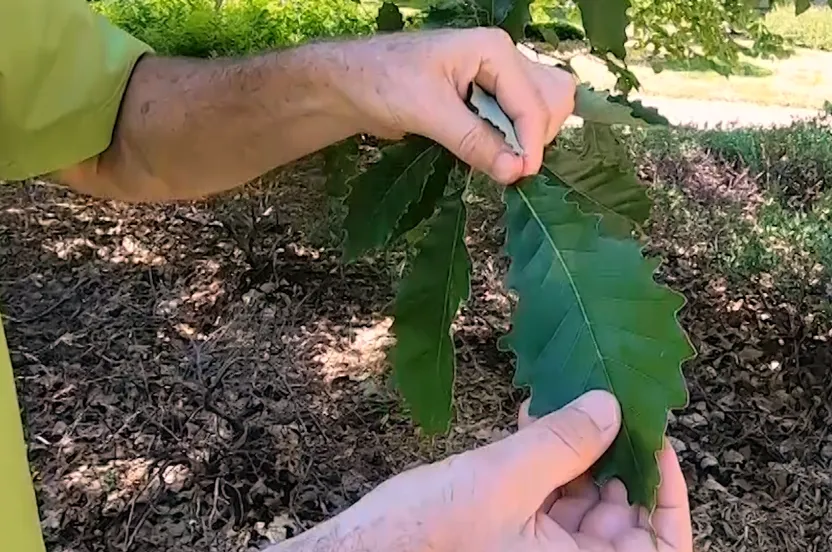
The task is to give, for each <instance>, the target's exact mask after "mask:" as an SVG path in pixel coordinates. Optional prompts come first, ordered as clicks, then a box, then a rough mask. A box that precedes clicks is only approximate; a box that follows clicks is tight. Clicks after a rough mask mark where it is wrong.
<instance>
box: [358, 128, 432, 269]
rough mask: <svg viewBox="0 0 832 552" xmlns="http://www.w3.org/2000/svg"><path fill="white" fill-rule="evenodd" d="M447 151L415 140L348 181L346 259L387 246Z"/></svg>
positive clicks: (391, 150) (388, 151)
mask: <svg viewBox="0 0 832 552" xmlns="http://www.w3.org/2000/svg"><path fill="white" fill-rule="evenodd" d="M443 151H444V149H443V148H442V147H441V146H439V145H438V144H436V143H435V142H432V141H430V140H428V139H426V138H422V137H418V136H412V137H408V138H407V139H405V140H404V141H402V142H398V143H396V144H394V145H392V146H389V147H387V148H384V149H383V150H382V156H381V159H380V160H379V161H378V162H377V163H375V164H374V165H372V166H371V167H370V168H369V169H367V170H366V171H365V172H363V173H361V174H360V175H358V176H356V177H355V178H352V179H351V180H349V182H348V185H349V186H350V188H351V191H350V194H349V196H348V197H347V199H346V205H347V216H346V218H345V220H344V228H345V230H346V239H345V241H344V256H345V257H346V258H347V259H355V258H356V257H358V256H360V255H362V254H364V253H366V252H368V251H370V250H372V249H375V248H378V247H381V246H383V245H385V244H386V243H387V242H388V240H389V239H390V236H391V235H392V234H393V232H394V230H395V229H396V227H397V226H398V224H399V220H400V219H401V218H402V216H404V214H405V213H406V212H407V210H408V208H409V207H410V205H411V204H412V203H414V202H416V201H418V200H419V198H421V197H422V191H423V190H424V188H425V185H426V183H427V181H428V179H429V178H430V176H431V175H432V174H433V172H434V170H435V163H436V161H437V159H439V157H440V156H441V155H442V153H443Z"/></svg>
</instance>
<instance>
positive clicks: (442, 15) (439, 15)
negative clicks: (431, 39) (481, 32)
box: [421, 0, 482, 29]
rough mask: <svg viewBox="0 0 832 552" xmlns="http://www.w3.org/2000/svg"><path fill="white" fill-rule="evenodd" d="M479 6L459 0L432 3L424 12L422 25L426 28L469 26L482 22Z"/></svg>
mask: <svg viewBox="0 0 832 552" xmlns="http://www.w3.org/2000/svg"><path fill="white" fill-rule="evenodd" d="M479 11H480V10H479V9H478V6H471V5H469V4H467V3H465V2H460V1H458V0H449V1H445V2H441V3H438V4H437V3H432V4H431V5H430V7H429V8H427V11H426V12H425V14H424V18H423V19H422V24H421V26H422V27H423V28H425V29H441V28H446V27H455V28H467V27H476V26H479V25H480V24H481V21H480V15H482V14H481V13H479Z"/></svg>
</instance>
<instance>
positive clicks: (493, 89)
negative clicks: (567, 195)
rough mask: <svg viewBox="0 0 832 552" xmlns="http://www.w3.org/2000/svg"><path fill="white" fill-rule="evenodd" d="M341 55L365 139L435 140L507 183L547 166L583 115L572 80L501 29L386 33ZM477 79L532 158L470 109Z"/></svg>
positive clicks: (343, 81)
mask: <svg viewBox="0 0 832 552" xmlns="http://www.w3.org/2000/svg"><path fill="white" fill-rule="evenodd" d="M340 58H341V59H342V60H343V61H342V63H343V64H344V66H345V67H346V74H344V75H342V77H341V78H338V79H337V86H338V87H339V88H340V89H341V90H342V91H343V92H344V93H345V95H346V97H347V99H348V104H349V105H350V109H351V110H352V111H354V113H355V116H356V117H357V119H358V120H359V121H360V123H361V126H362V127H363V129H364V132H367V133H370V134H373V135H376V136H381V137H384V138H391V139H395V138H400V137H401V136H402V135H404V134H406V133H412V134H419V135H422V136H426V137H428V138H431V139H433V140H435V141H437V142H439V143H440V144H442V145H443V146H445V147H446V148H448V149H449V150H450V151H451V152H453V153H454V154H455V155H456V156H457V157H459V158H460V159H462V160H463V161H465V162H466V163H468V164H470V165H471V166H473V167H474V168H476V169H478V170H480V171H482V172H485V173H486V174H488V175H490V176H491V177H492V178H493V179H494V180H497V181H498V182H501V183H504V184H510V183H512V182H515V181H516V180H518V179H519V178H521V177H523V176H527V175H531V174H534V173H536V172H537V171H538V170H539V169H540V165H541V163H542V158H543V148H544V146H546V145H547V144H549V143H550V142H551V141H552V140H553V139H554V138H555V136H556V135H557V133H558V131H559V130H560V128H561V126H562V125H563V123H564V122H565V121H566V119H567V118H568V117H569V115H570V114H571V113H572V110H573V109H574V101H575V99H574V97H575V81H574V78H573V77H572V75H570V74H569V73H568V72H566V71H564V70H562V69H558V68H555V67H551V66H545V65H543V64H540V63H537V62H534V61H532V60H530V59H528V58H527V57H526V56H524V55H523V54H522V53H521V52H520V51H519V50H518V49H517V47H515V45H514V44H513V43H512V41H511V38H510V37H509V36H508V34H506V33H505V32H504V31H502V30H500V29H496V28H476V29H464V30H441V31H430V32H418V33H415V32H414V33H407V32H405V33H395V34H390V35H382V36H378V37H375V38H373V39H370V40H361V41H355V42H351V43H348V44H347V45H345V46H344V49H343V51H342V52H341V55H340ZM471 82H476V83H477V84H479V85H480V86H481V87H482V88H483V89H484V90H486V91H488V92H490V93H491V94H492V95H494V96H495V97H496V98H497V101H498V102H499V104H500V106H501V107H502V108H503V110H504V111H505V112H506V114H507V115H508V116H509V118H510V119H512V121H513V122H514V126H515V130H516V132H517V135H518V140H519V142H520V145H521V146H522V148H523V151H524V152H525V155H524V156H523V157H519V156H517V155H515V154H514V153H513V152H512V150H511V148H510V147H509V146H508V145H507V144H506V142H505V140H504V139H503V137H502V135H501V134H500V133H499V132H497V131H496V130H495V129H494V128H492V127H491V125H490V124H489V123H487V122H485V121H483V120H482V119H480V118H479V117H478V116H477V115H475V114H474V113H472V112H471V111H470V110H469V109H468V108H467V107H466V105H465V103H464V100H465V98H466V96H467V93H468V87H469V84H470V83H471Z"/></svg>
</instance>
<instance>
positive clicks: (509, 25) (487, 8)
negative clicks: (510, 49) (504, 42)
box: [474, 0, 532, 42]
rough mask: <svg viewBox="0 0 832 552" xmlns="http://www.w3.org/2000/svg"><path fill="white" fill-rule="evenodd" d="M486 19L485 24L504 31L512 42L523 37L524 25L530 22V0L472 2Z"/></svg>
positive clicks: (481, 0) (478, 0)
mask: <svg viewBox="0 0 832 552" xmlns="http://www.w3.org/2000/svg"><path fill="white" fill-rule="evenodd" d="M474 2H475V3H476V4H477V6H479V7H480V8H481V9H482V10H483V11H484V12H485V13H486V14H487V17H488V21H487V24H488V25H489V26H493V27H500V28H502V29H503V30H505V31H506V32H507V33H508V34H509V35H510V36H511V38H512V39H513V40H514V42H517V41H518V40H521V39H522V38H523V37H524V36H525V32H526V25H527V24H529V22H531V20H532V15H531V12H530V11H529V4H531V0H474Z"/></svg>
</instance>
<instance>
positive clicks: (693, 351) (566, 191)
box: [503, 175, 697, 520]
mask: <svg viewBox="0 0 832 552" xmlns="http://www.w3.org/2000/svg"><path fill="white" fill-rule="evenodd" d="M540 176H544V175H540ZM528 178H534V177H528ZM546 178H547V180H548V177H546ZM549 187H550V189H551V193H558V192H557V190H556V189H557V188H561V189H562V190H564V193H563V194H562V196H561V197H562V200H563V201H564V202H565V203H570V204H572V205H573V206H574V207H575V209H577V211H578V213H580V215H581V216H583V217H592V218H594V219H595V222H594V226H595V229H596V230H597V231H598V235H597V237H596V239H609V240H614V241H619V242H623V241H630V242H631V243H633V244H635V245H637V246H639V247H638V248H637V249H638V252H639V254H640V255H641V257H642V259H644V260H645V261H646V262H648V260H647V258H646V257H645V256H644V254H643V251H644V249H645V248H646V245H639V243H638V242H637V241H635V240H633V239H631V238H626V239H620V238H616V237H613V236H608V235H606V234H603V233H602V232H601V229H600V224H601V216H600V215H598V214H596V213H585V212H584V211H582V210H581V208H580V204H579V203H578V202H577V201H574V200H572V199H569V190H570V189H569V188H568V187H565V186H560V185H557V184H549ZM515 188H516V189H515V191H516V192H517V193H518V194H519V195H520V197H521V198H522V200H523V203H525V204H526V208H527V209H529V211H530V212H531V213H532V214H533V215H534V218H535V220H536V222H537V224H538V225H540V227H541V228H544V229H545V228H546V226H545V225H544V224H543V222H542V221H541V220H540V218H539V217H538V216H537V213H536V212H535V211H534V209H532V208H531V206H530V203H529V199H528V196H527V195H526V193H525V192H524V190H523V188H522V182H520V183H518V184H517V185H516V186H515ZM508 192H509V190H508V189H506V190H504V192H503V198H505V194H506V193H508ZM544 234H546V235H547V240H548V241H549V242H550V245H551V246H552V248H553V249H554V250H555V251H556V252H557V255H558V260H559V262H560V263H561V266H564V267H565V264H564V261H563V257H562V256H561V254H560V251H559V250H558V248H557V247H555V245H554V244H553V243H552V242H551V238H550V237H549V236H548V232H545V231H544ZM660 265H661V263H657V264H656V265H655V267H654V270H653V271H652V272H651V274H652V275H653V276H655V274H656V272H657V271H658V268H659V266H660ZM564 272H565V273H566V274H567V276H568V277H569V284H570V286H571V287H572V290H573V293H575V296H576V297H577V298H579V303H580V307H581V314H582V316H583V317H584V320H585V322H586V324H587V327H588V328H590V329H591V328H592V326H591V325H590V324H589V321H588V320H586V310H585V308H584V306H583V301H582V300H581V299H580V295H579V294H578V293H577V291H576V289H575V285H574V280H573V278H572V276H571V274H570V273H569V271H568V270H564ZM650 281H651V283H652V284H653V285H655V286H657V287H658V288H660V289H663V290H665V291H666V292H668V294H669V295H671V296H674V297H675V298H677V299H678V300H680V304H679V306H678V307H677V308H676V309H675V310H674V311H673V318H674V321H675V322H676V326H677V328H678V329H679V331H680V332H681V335H682V338H683V339H684V341H685V343H687V345H688V347H687V348H688V350H689V351H690V353H689V354H688V356H687V357H682V358H681V360H680V361H679V366H678V370H679V375H680V376H682V377H681V380H682V385H683V386H684V388H685V401H684V403H683V404H677V405H669V406H668V407H666V408H665V421H664V424H663V428H664V429H663V431H662V434H663V435H664V434H666V433H667V427H668V420H667V414H668V413H669V412H670V411H671V410H679V409H683V408H686V407H687V406H688V405H689V404H690V390H689V389H688V387H687V382H686V381H685V378H684V371H683V370H682V366H683V365H684V364H685V363H686V362H690V361H691V360H693V359H695V358H696V356H697V351H696V348H695V347H694V346H693V342H692V341H691V339H690V335H689V333H688V331H687V330H686V329H685V328H684V326H683V325H682V324H681V323H680V322H679V313H680V312H681V311H682V310H683V309H684V308H685V307H686V306H687V304H688V301H687V297H685V295H684V294H682V293H680V292H678V291H676V290H674V289H673V288H671V287H670V286H668V285H667V284H663V283H660V282H657V281H656V280H655V278H654V277H651V279H650ZM507 287H509V286H507ZM513 291H514V292H515V293H518V294H519V291H518V290H516V289H513ZM592 342H593V345H595V347H596V352H598V354H599V358H603V357H602V356H601V355H600V351H599V350H598V345H597V340H596V338H595V335H594V332H593V333H592ZM506 346H507V347H509V349H510V350H511V352H512V353H515V351H514V349H513V347H511V346H510V345H508V344H507V343H506ZM515 355H516V353H515ZM604 377H605V378H606V379H607V383H608V384H609V387H610V389H613V386H612V384H611V383H610V381H609V376H608V375H607V374H606V371H605V373H604ZM529 395H530V397H529V400H532V398H533V395H534V391H533V390H532V389H531V387H530V388H529ZM621 429H622V430H623V431H625V433H626V436H627V444H628V445H629V446H630V451H631V454H632V456H633V457H634V458H635V448H634V447H633V442H632V438H631V437H630V434H629V431H627V429H626V426H625V425H624V424H622V425H621ZM661 450H662V446H660V447H659V448H658V449H656V450H654V451H653V460H654V461H655V462H656V463H658V457H659V454H660V453H661ZM635 464H636V465H638V463H635ZM661 479H662V477H661V472H660V471H659V483H658V484H657V485H656V487H655V488H654V489H652V490H651V503H652V505H653V509H652V510H651V511H650V512H649V514H650V516H651V520H652V514H653V513H654V511H655V508H656V501H657V495H658V489H659V486H660V485H661ZM600 483H603V481H602V482H600Z"/></svg>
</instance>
